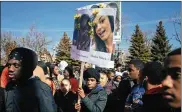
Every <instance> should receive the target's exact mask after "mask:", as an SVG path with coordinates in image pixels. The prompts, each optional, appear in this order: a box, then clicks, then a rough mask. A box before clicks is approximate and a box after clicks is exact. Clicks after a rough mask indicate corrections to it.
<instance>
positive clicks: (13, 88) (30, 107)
mask: <svg viewBox="0 0 182 112" xmlns="http://www.w3.org/2000/svg"><path fill="white" fill-rule="evenodd" d="M5 106H6V112H56V111H57V107H56V104H55V102H54V98H53V95H52V92H51V88H50V87H49V86H48V85H47V84H45V83H43V82H42V81H40V79H39V78H38V77H34V78H31V79H29V80H28V81H26V82H25V83H23V84H21V85H15V84H13V83H9V84H8V85H7V87H6V90H5Z"/></svg>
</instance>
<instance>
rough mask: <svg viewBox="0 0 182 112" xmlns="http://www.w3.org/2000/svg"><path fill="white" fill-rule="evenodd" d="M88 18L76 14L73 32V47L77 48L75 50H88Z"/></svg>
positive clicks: (85, 15) (84, 15)
mask: <svg viewBox="0 0 182 112" xmlns="http://www.w3.org/2000/svg"><path fill="white" fill-rule="evenodd" d="M89 22H90V17H89V15H88V14H76V15H75V25H74V32H73V45H75V46H76V47H77V50H82V51H88V52H89V50H90V35H89V31H90V29H91V27H90V26H89V24H88V23H89Z"/></svg>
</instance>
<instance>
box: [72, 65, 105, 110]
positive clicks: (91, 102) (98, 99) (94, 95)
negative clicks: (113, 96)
mask: <svg viewBox="0 0 182 112" xmlns="http://www.w3.org/2000/svg"><path fill="white" fill-rule="evenodd" d="M83 76H84V79H85V80H86V87H85V88H84V89H82V88H79V89H78V95H79V96H80V97H81V105H80V104H79V103H76V104H75V108H76V109H77V110H81V112H103V111H104V108H105V106H106V102H107V93H106V91H105V90H104V88H103V87H101V86H100V85H99V79H100V75H99V73H98V72H97V71H96V70H95V69H94V68H88V69H87V70H86V71H85V72H84V74H83Z"/></svg>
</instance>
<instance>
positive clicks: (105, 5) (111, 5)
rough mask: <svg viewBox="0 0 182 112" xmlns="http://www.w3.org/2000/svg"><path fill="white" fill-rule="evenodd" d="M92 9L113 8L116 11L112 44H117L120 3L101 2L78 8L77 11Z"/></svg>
mask: <svg viewBox="0 0 182 112" xmlns="http://www.w3.org/2000/svg"><path fill="white" fill-rule="evenodd" d="M93 8H113V9H116V18H115V20H114V21H115V22H114V23H115V24H114V39H113V42H117V43H119V42H120V41H121V2H119V1H117V2H101V3H98V4H91V5H87V6H84V7H80V8H78V9H77V10H82V9H93Z"/></svg>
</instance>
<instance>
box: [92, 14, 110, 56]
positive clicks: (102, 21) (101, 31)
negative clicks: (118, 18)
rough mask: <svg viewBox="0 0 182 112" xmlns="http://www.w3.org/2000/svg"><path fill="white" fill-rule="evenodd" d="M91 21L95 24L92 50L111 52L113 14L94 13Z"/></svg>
mask: <svg viewBox="0 0 182 112" xmlns="http://www.w3.org/2000/svg"><path fill="white" fill-rule="evenodd" d="M93 22H94V24H95V25H94V39H93V41H92V50H95V51H101V52H106V53H113V52H114V47H113V46H114V45H113V37H114V34H113V32H114V16H105V15H96V16H95V18H94V19H93Z"/></svg>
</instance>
